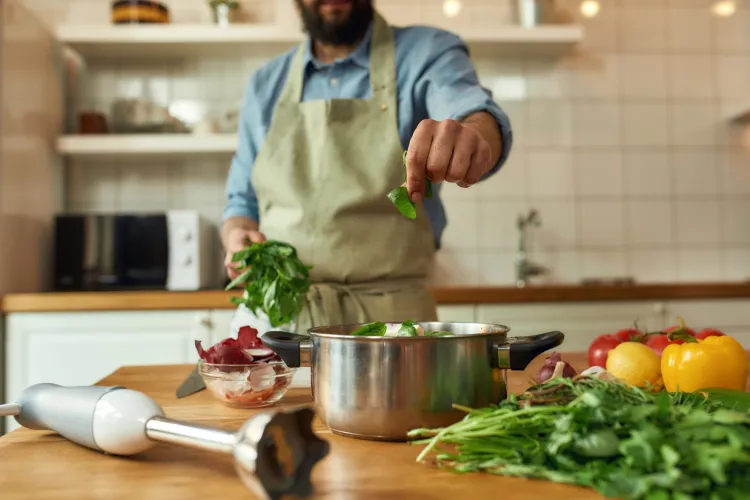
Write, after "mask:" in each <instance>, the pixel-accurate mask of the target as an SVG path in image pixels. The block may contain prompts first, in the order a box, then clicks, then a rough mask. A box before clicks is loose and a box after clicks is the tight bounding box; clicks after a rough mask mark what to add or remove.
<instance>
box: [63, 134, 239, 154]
mask: <svg viewBox="0 0 750 500" xmlns="http://www.w3.org/2000/svg"><path fill="white" fill-rule="evenodd" d="M236 147H237V136H236V135H234V134H212V135H208V134H206V135H199V134H133V135H124V134H123V135H116V134H111V135H67V136H62V137H60V138H59V139H58V140H57V152H58V153H59V154H61V155H65V156H97V157H102V156H105V157H106V156H124V155H127V156H142V155H182V154H198V153H204V154H233V153H234V151H235V149H236Z"/></svg>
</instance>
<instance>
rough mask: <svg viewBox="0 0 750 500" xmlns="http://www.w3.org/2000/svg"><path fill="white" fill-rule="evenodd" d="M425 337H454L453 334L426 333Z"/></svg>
mask: <svg viewBox="0 0 750 500" xmlns="http://www.w3.org/2000/svg"><path fill="white" fill-rule="evenodd" d="M424 336H425V337H453V336H454V334H453V332H425V333H424Z"/></svg>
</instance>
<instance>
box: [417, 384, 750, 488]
mask: <svg viewBox="0 0 750 500" xmlns="http://www.w3.org/2000/svg"><path fill="white" fill-rule="evenodd" d="M457 408H458V409H461V410H463V411H466V412H467V413H468V414H467V416H466V417H465V418H464V419H463V420H462V421H460V422H457V423H456V424H454V425H452V426H449V427H445V428H442V429H415V430H413V431H411V432H410V436H411V437H413V438H420V437H422V438H425V437H426V438H427V439H422V440H417V441H413V444H426V445H427V446H426V447H425V448H424V450H423V451H422V453H421V454H420V455H419V458H418V459H417V460H418V461H421V460H423V459H424V458H425V457H426V456H427V455H428V454H429V453H430V452H433V451H434V452H435V453H436V457H435V458H436V461H437V464H438V465H439V466H441V467H443V468H446V469H449V470H453V471H455V472H480V471H481V472H487V473H490V474H498V475H504V476H520V477H527V478H536V479H545V480H549V481H554V482H558V483H568V484H575V485H580V486H586V487H590V488H593V489H595V490H597V491H599V492H600V493H601V494H602V495H604V496H606V497H610V498H621V499H623V500H635V499H648V500H671V499H675V500H690V499H696V500H697V499H710V500H720V499H721V500H723V499H735V498H737V499H739V498H746V496H747V492H749V491H750V414H748V413H747V412H741V411H734V410H730V409H728V408H726V407H724V405H723V404H722V403H720V402H712V400H711V399H710V397H709V398H707V397H706V396H705V395H701V394H698V393H695V394H688V393H675V394H671V395H670V394H669V393H666V392H661V393H657V394H655V393H651V392H646V391H644V390H641V389H638V388H633V387H631V386H628V385H626V384H623V383H620V382H617V381H612V380H604V379H599V378H596V377H590V376H579V377H574V378H573V379H570V378H562V377H560V378H554V379H551V380H549V381H547V382H545V383H543V384H539V385H536V386H534V387H532V388H530V389H529V390H528V391H527V392H526V393H524V394H523V395H520V396H519V397H517V398H516V397H513V396H510V397H509V398H508V400H507V401H504V402H502V403H501V404H499V405H496V406H493V407H489V408H483V409H470V408H463V407H458V406H457ZM743 495H744V496H743Z"/></svg>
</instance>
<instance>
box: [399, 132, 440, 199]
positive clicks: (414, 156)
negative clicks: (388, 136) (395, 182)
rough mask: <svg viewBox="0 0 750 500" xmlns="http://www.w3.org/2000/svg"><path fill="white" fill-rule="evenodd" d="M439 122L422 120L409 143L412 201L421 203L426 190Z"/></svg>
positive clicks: (407, 173)
mask: <svg viewBox="0 0 750 500" xmlns="http://www.w3.org/2000/svg"><path fill="white" fill-rule="evenodd" d="M436 126H437V122H436V121H434V120H422V121H421V122H420V123H419V125H417V129H416V130H415V131H414V135H412V137H411V141H409V149H408V150H407V153H406V189H407V190H408V191H409V198H410V199H411V201H413V202H415V203H417V202H419V201H421V199H422V194H423V193H424V189H425V176H426V171H427V159H428V157H429V155H430V148H431V147H432V142H433V138H434V137H435V132H436Z"/></svg>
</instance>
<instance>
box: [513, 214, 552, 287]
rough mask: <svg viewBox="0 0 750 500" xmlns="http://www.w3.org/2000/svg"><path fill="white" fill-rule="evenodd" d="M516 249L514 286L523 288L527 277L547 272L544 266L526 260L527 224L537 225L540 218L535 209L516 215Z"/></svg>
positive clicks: (539, 222) (539, 224)
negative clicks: (525, 213)
mask: <svg viewBox="0 0 750 500" xmlns="http://www.w3.org/2000/svg"><path fill="white" fill-rule="evenodd" d="M517 224H518V251H517V252H516V287H518V288H523V287H525V286H526V284H527V280H528V278H530V277H532V276H539V275H541V274H544V273H546V272H547V269H546V268H545V267H544V266H540V265H538V264H535V263H533V262H530V261H529V260H528V257H527V254H526V228H527V227H528V226H529V225H532V226H534V227H539V226H541V224H542V220H541V218H540V217H539V213H538V212H537V211H536V210H535V209H533V208H532V209H531V210H530V211H529V213H528V214H527V215H524V214H521V215H519V216H518V223H517Z"/></svg>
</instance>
